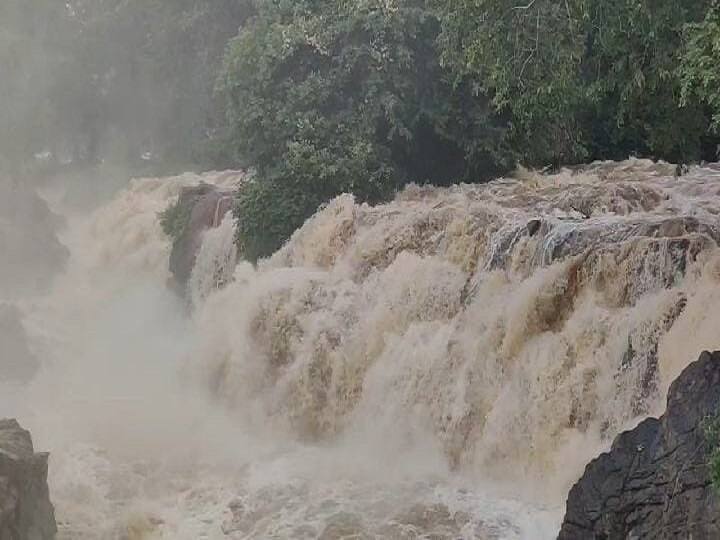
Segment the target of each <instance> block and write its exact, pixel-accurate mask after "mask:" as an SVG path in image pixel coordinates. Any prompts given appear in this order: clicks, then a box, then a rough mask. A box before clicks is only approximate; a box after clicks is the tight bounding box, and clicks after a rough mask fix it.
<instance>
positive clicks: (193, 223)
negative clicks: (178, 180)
mask: <svg viewBox="0 0 720 540" xmlns="http://www.w3.org/2000/svg"><path fill="white" fill-rule="evenodd" d="M178 204H179V205H180V207H181V208H183V209H184V211H186V212H188V213H189V221H188V224H187V226H186V227H185V228H184V231H183V233H182V234H181V235H180V237H179V238H177V239H176V240H175V242H174V243H173V248H172V252H171V254H170V272H171V273H172V275H173V278H174V279H175V285H176V286H177V287H178V289H180V290H181V291H183V292H184V290H185V287H186V285H187V282H188V280H189V279H190V275H191V274H192V269H193V266H194V265H195V259H196V257H197V254H198V251H199V250H200V247H201V246H202V239H203V233H204V232H205V231H206V230H208V229H210V228H213V227H217V226H218V225H220V223H221V222H222V219H223V217H225V214H227V213H228V212H229V211H230V209H231V207H232V193H231V192H228V191H223V190H222V189H220V188H218V187H216V186H213V185H211V184H206V183H201V184H200V185H197V186H191V187H186V188H183V190H182V192H181V194H180V199H179V201H178Z"/></svg>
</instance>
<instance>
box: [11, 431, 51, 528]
mask: <svg viewBox="0 0 720 540" xmlns="http://www.w3.org/2000/svg"><path fill="white" fill-rule="evenodd" d="M47 460H48V456H47V454H36V453H35V452H34V450H33V444H32V439H31V438H30V433H28V432H27V431H26V430H24V429H22V428H21V427H20V426H19V424H18V423H17V421H15V420H0V540H51V539H54V538H55V534H56V532H57V527H56V525H55V512H54V510H53V506H52V504H51V503H50V496H49V493H48V485H47V472H48V461H47Z"/></svg>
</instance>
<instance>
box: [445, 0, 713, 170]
mask: <svg viewBox="0 0 720 540" xmlns="http://www.w3.org/2000/svg"><path fill="white" fill-rule="evenodd" d="M513 4H515V3H510V2H508V1H506V0H461V1H460V2H453V3H452V4H444V3H443V6H444V7H443V9H444V10H445V12H446V15H445V16H444V18H443V32H442V35H441V40H440V43H441V45H442V47H443V60H444V62H445V63H446V65H448V66H449V67H450V68H451V69H452V70H453V72H454V73H455V74H456V75H457V76H458V77H465V78H467V77H470V78H472V80H473V81H474V84H475V85H476V86H477V87H478V88H479V89H480V90H479V91H481V92H485V93H486V94H487V95H489V96H491V97H492V99H493V103H494V105H495V106H496V107H497V108H498V110H503V111H507V112H508V113H509V114H510V116H511V119H512V126H513V144H514V145H515V146H516V147H518V148H523V150H524V151H523V161H525V162H526V163H530V164H544V163H567V162H573V161H577V160H582V159H598V158H605V159H607V158H614V159H618V158H625V157H627V156H628V154H638V155H645V156H650V157H655V158H664V159H669V160H673V161H692V160H697V159H699V158H700V157H701V153H702V139H703V137H704V136H705V134H706V127H707V119H706V115H705V114H704V112H703V110H702V107H700V106H699V105H698V104H697V103H695V102H693V101H692V100H689V99H688V100H686V101H685V102H684V103H681V102H680V100H679V99H678V98H679V95H680V81H679V79H678V77H677V76H676V75H675V69H676V66H677V65H678V63H679V62H680V59H679V58H678V51H679V50H681V44H682V34H683V27H684V25H685V24H687V23H693V22H694V21H697V20H699V19H701V18H702V17H703V15H704V14H705V12H706V10H707V7H708V2H707V1H696V0H679V1H677V0H659V1H658V0H653V1H650V0H567V1H565V2H556V1H553V0H528V2H527V3H523V4H519V3H518V4H515V5H513ZM705 50H708V49H707V48H706V49H705ZM707 58H709V56H708V57H707ZM700 61H701V62H702V61H703V60H700ZM706 65H707V67H708V69H710V70H714V73H717V69H716V68H715V66H711V65H710V63H707V64H706Z"/></svg>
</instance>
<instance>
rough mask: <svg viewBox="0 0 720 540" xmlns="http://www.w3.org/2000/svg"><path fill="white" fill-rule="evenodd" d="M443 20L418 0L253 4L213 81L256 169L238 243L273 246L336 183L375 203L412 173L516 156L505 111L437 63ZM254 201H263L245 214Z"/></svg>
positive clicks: (415, 177) (487, 172) (454, 170)
mask: <svg viewBox="0 0 720 540" xmlns="http://www.w3.org/2000/svg"><path fill="white" fill-rule="evenodd" d="M439 30H440V23H439V20H438V18H437V17H436V15H435V13H434V12H433V11H431V10H430V9H428V8H427V7H426V6H425V3H424V2H423V1H421V0H397V1H394V2H386V1H380V0H362V1H359V2H343V1H337V0H322V1H309V0H306V1H300V2H298V1H289V0H287V1H282V0H281V1H277V2H264V3H260V4H259V5H258V15H257V17H256V18H255V19H253V21H252V22H251V23H250V24H248V25H246V26H245V27H244V28H243V29H241V31H240V33H239V35H238V37H237V38H236V39H234V40H233V41H232V42H231V44H230V46H229V48H228V53H227V56H226V61H225V69H224V73H223V76H222V77H221V80H220V88H221V91H222V93H223V95H224V96H225V97H226V99H227V103H228V121H229V125H230V126H231V129H232V141H233V143H234V149H235V152H236V156H237V159H238V161H239V162H240V163H241V164H243V165H245V166H249V165H252V166H253V167H255V168H256V170H257V178H256V183H255V185H254V186H253V187H251V188H248V194H245V195H241V197H240V199H239V207H238V211H237V214H238V220H239V223H240V243H241V245H243V246H245V248H246V250H248V249H249V247H248V246H250V245H253V246H255V244H262V245H263V246H265V247H264V248H263V249H260V248H259V247H254V248H253V249H252V250H251V251H253V252H257V253H268V252H270V251H272V250H273V249H275V248H277V247H279V245H280V244H281V242H282V241H283V240H284V239H286V238H287V236H288V233H289V232H291V231H292V230H293V228H294V227H295V226H297V225H299V224H301V223H302V221H303V220H304V219H306V218H307V217H309V215H310V214H311V213H312V212H314V211H315V210H316V209H317V207H318V205H319V204H321V203H323V202H325V201H327V200H328V199H329V198H331V197H333V196H335V195H337V194H339V193H342V192H345V191H350V192H353V193H354V194H355V195H356V196H357V197H358V198H359V200H362V201H378V200H382V199H383V198H385V197H387V196H388V195H390V194H391V193H393V191H394V190H396V189H397V188H398V187H400V186H402V185H403V184H405V183H406V182H408V181H416V182H428V181H431V182H434V183H448V182H452V181H457V180H462V179H471V180H478V179H483V178H488V177H490V176H492V175H493V174H496V173H497V172H500V171H505V170H507V169H508V168H509V167H510V166H512V164H513V163H514V155H513V152H512V151H511V149H510V148H509V146H508V145H507V144H506V140H505V137H504V132H505V127H504V126H505V123H506V122H505V120H504V119H503V118H501V117H500V116H498V115H495V114H494V112H493V111H492V108H491V106H490V103H489V101H488V100H482V99H476V98H475V97H474V96H472V94H471V91H470V89H469V87H468V86H467V85H464V84H453V82H452V81H450V80H449V79H448V78H447V77H446V73H445V72H444V70H443V69H442V68H441V66H440V62H439V57H438V54H437V48H436V46H435V40H436V38H437V35H438V33H439ZM470 112H472V114H468V113H470ZM288 193H294V194H295V196H293V200H292V201H286V200H280V199H279V197H285V196H286V195H287V194H288ZM300 194H302V196H301V195H300ZM250 201H253V203H252V204H257V205H263V206H265V207H266V208H263V209H256V211H255V213H253V216H254V217H253V218H250V217H249V216H250V213H251V212H250V208H249V206H250V205H251V203H250ZM280 208H282V209H283V211H282V212H280V211H278V210H277V209H280ZM283 212H288V217H287V218H286V217H285V216H284V214H283ZM272 216H275V217H276V219H277V220H279V221H280V222H279V223H277V224H273V223H270V221H271V219H270V218H271V217H272ZM251 219H253V220H255V219H256V221H254V222H253V224H247V222H248V220H251ZM253 231H256V232H257V234H261V235H262V242H255V241H253V240H251V239H250V237H249V236H250V235H251V234H255V233H254V232H253ZM267 231H272V233H270V232H267ZM281 231H284V232H281Z"/></svg>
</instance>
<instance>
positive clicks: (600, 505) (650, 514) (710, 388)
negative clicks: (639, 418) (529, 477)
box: [558, 352, 720, 540]
mask: <svg viewBox="0 0 720 540" xmlns="http://www.w3.org/2000/svg"><path fill="white" fill-rule="evenodd" d="M719 410H720V352H714V353H709V352H704V353H702V355H700V358H699V360H697V361H696V362H694V363H693V364H691V365H690V366H688V367H687V368H686V369H685V370H684V371H683V372H682V374H681V375H680V376H679V377H678V378H677V379H676V380H675V382H673V384H672V385H671V386H670V390H669V392H668V399H667V410H666V411H665V414H663V415H662V416H661V417H660V418H659V419H657V418H648V419H646V420H644V421H643V422H641V423H640V424H639V425H638V426H637V427H636V428H635V429H633V430H630V431H626V432H624V433H621V434H620V435H618V437H617V438H616V439H615V441H614V442H613V445H612V448H611V449H610V451H609V452H607V453H604V454H601V455H600V456H599V457H598V458H597V459H595V460H593V461H592V462H590V464H589V465H588V466H587V467H586V469H585V473H584V474H583V476H582V477H581V478H580V480H579V481H578V482H577V483H576V484H575V485H574V486H573V488H572V489H571V490H570V494H569V495H568V500H567V510H566V513H565V518H564V520H563V524H562V528H561V529H560V534H559V537H558V538H559V539H560V540H574V539H583V540H584V539H588V538H596V539H607V540H612V539H620V538H622V539H625V538H693V539H694V540H701V539H705V538H708V539H710V538H720V497H719V496H718V495H717V494H716V493H715V491H714V488H713V486H712V484H711V479H710V472H709V468H708V465H707V462H708V455H709V452H710V447H709V444H708V442H707V440H706V439H705V433H704V429H703V422H704V421H705V419H706V418H708V417H714V416H716V415H717V414H718V412H719Z"/></svg>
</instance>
